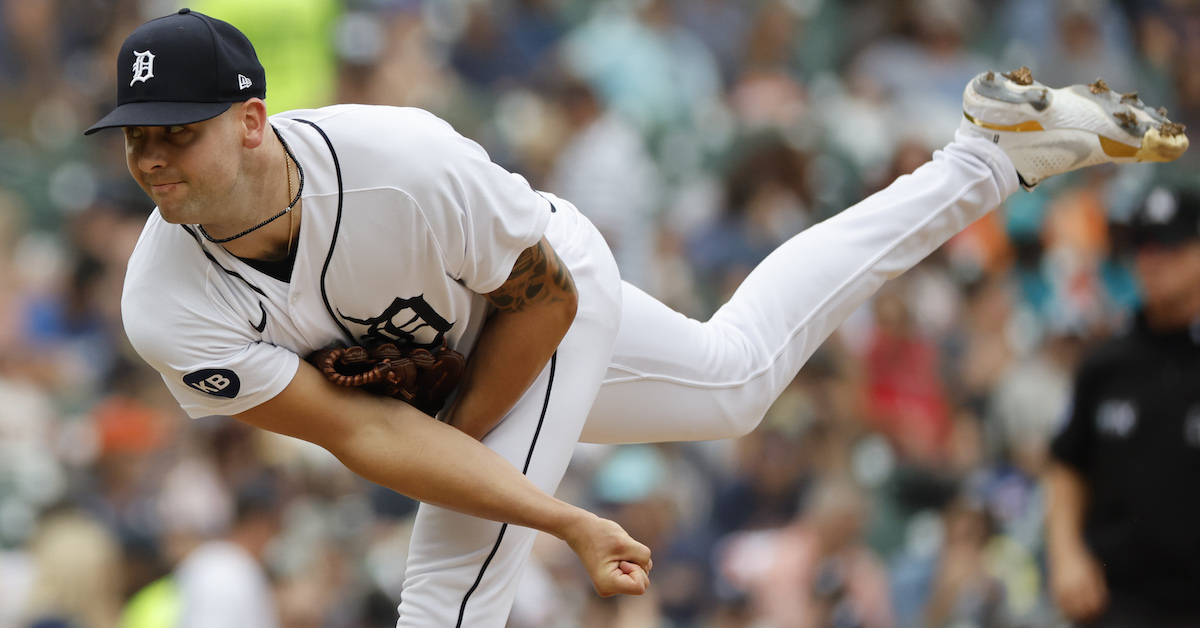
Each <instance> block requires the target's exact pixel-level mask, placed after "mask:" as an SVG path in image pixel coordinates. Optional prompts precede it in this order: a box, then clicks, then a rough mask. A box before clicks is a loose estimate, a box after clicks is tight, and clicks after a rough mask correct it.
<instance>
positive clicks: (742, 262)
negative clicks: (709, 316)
mask: <svg viewBox="0 0 1200 628" xmlns="http://www.w3.org/2000/svg"><path fill="white" fill-rule="evenodd" d="M732 152H733V154H732V155H731V156H730V166H729V168H728V174H727V179H726V184H725V190H726V192H725V194H726V196H725V205H724V209H723V212H722V214H721V215H720V216H719V217H718V218H717V219H716V220H715V221H714V222H713V223H712V224H711V225H709V226H708V227H707V228H704V229H702V230H701V231H699V232H698V233H696V234H694V235H693V236H692V238H691V240H690V241H689V242H688V243H687V246H688V258H689V260H690V261H691V263H692V265H693V266H694V267H695V268H696V272H697V273H698V274H699V277H700V278H701V280H702V281H703V285H705V286H708V287H711V288H714V289H715V290H716V292H715V293H714V294H711V295H709V296H710V302H711V303H710V306H712V304H718V303H724V302H725V301H726V300H727V299H728V297H729V295H731V294H732V293H733V291H734V290H735V289H737V287H738V285H740V284H741V282H742V280H743V279H745V277H746V275H747V274H748V273H749V272H750V270H751V269H753V268H754V267H755V266H756V265H757V264H758V263H759V262H761V261H762V260H763V259H764V258H766V256H767V255H768V254H770V252H771V251H773V250H775V248H776V247H778V246H779V245H780V244H781V243H783V241H785V240H787V239H788V238H789V237H791V236H793V235H795V234H797V233H799V232H800V231H801V230H802V229H803V228H805V227H807V226H808V225H809V224H810V217H809V215H808V208H809V203H810V202H811V196H810V190H809V187H808V181H807V179H806V166H807V165H808V163H809V156H808V155H807V154H806V153H805V152H803V151H802V150H800V149H798V148H797V147H795V146H793V145H792V144H790V143H789V142H788V141H787V140H786V138H783V137H780V136H779V135H778V134H777V133H774V132H770V131H767V132H762V133H758V134H753V135H751V136H749V137H747V138H745V139H743V140H742V143H741V144H740V145H739V147H738V150H735V151H732Z"/></svg>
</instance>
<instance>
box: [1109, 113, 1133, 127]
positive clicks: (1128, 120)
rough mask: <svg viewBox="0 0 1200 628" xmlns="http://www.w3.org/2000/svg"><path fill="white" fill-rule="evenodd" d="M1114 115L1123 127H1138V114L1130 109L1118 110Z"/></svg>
mask: <svg viewBox="0 0 1200 628" xmlns="http://www.w3.org/2000/svg"><path fill="white" fill-rule="evenodd" d="M1113 117H1114V118H1116V119H1117V121H1118V122H1120V123H1121V126H1123V127H1136V126H1137V123H1138V119H1137V116H1136V115H1134V114H1133V113H1132V112H1130V111H1118V112H1116V113H1114V114H1113Z"/></svg>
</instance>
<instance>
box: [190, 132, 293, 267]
mask: <svg viewBox="0 0 1200 628" xmlns="http://www.w3.org/2000/svg"><path fill="white" fill-rule="evenodd" d="M271 130H272V131H275V137H277V138H279V143H281V144H283V150H284V152H286V153H287V156H288V158H289V159H291V160H292V163H294V164H296V172H297V173H298V174H299V175H300V185H299V186H298V187H297V188H296V196H295V197H294V198H292V202H290V203H288V206H287V207H284V208H283V211H281V212H279V213H278V214H275V215H274V216H271V217H270V218H268V219H266V220H264V221H262V222H260V223H258V224H257V225H254V226H253V227H250V228H249V229H247V230H245V231H243V232H241V233H239V234H237V235H232V236H229V237H228V238H214V237H212V236H210V235H208V232H207V231H205V230H204V227H203V226H202V225H196V226H197V227H198V228H199V229H200V233H201V234H203V235H204V239H205V240H208V241H209V242H212V243H213V244H224V243H226V242H232V241H234V240H236V239H238V238H240V237H242V236H244V235H246V234H247V233H250V232H252V231H254V230H256V229H260V228H262V227H265V226H267V225H269V224H271V223H272V222H274V221H275V219H277V218H280V217H281V216H283V215H284V214H287V213H288V212H290V211H292V208H293V207H295V206H296V203H299V202H300V195H301V194H302V193H303V192H304V168H301V167H300V162H299V161H296V156H295V155H293V154H292V148H291V147H290V146H288V143H287V141H286V140H284V139H283V136H282V135H280V134H279V130H278V129H276V128H275V127H274V126H272V127H271ZM289 235H290V234H289ZM288 244H289V245H290V244H291V242H290V240H289V242H288Z"/></svg>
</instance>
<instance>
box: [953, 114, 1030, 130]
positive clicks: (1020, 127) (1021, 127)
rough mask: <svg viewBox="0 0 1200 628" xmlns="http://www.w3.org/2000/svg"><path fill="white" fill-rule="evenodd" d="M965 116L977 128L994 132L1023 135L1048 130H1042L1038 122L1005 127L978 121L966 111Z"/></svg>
mask: <svg viewBox="0 0 1200 628" xmlns="http://www.w3.org/2000/svg"><path fill="white" fill-rule="evenodd" d="M963 115H964V116H966V117H967V119H968V120H970V121H971V123H973V124H975V125H976V126H981V127H983V128H985V129H991V130H993V131H1016V132H1018V133H1022V132H1026V131H1045V130H1046V129H1044V128H1042V123H1041V122H1038V121H1037V120H1027V121H1025V122H1022V123H1020V124H1010V125H1003V124H992V123H991V122H984V121H982V120H977V119H975V118H974V117H973V116H971V114H969V113H967V112H965V111H964V112H963Z"/></svg>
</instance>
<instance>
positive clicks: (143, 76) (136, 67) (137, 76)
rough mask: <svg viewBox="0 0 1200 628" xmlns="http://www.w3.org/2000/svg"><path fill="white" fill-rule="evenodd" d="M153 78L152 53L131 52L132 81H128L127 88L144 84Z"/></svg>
mask: <svg viewBox="0 0 1200 628" xmlns="http://www.w3.org/2000/svg"><path fill="white" fill-rule="evenodd" d="M152 78H154V53H152V52H150V51H149V50H147V51H145V52H138V51H136V50H134V51H133V80H132V81H129V86H130V87H133V84H134V83H137V82H138V81H141V82H143V83H145V82H146V81H147V80H148V79H152Z"/></svg>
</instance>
